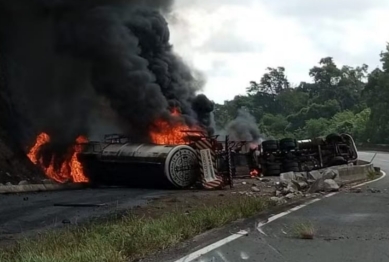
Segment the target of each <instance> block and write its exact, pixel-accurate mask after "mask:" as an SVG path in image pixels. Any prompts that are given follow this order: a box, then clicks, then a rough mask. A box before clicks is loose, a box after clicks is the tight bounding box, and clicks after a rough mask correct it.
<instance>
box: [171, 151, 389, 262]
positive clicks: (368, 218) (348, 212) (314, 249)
mask: <svg viewBox="0 0 389 262" xmlns="http://www.w3.org/2000/svg"><path fill="white" fill-rule="evenodd" d="M373 156H374V153H369V152H363V153H360V159H363V160H367V161H370V160H371V159H372V158H373ZM373 163H374V164H375V165H376V166H380V167H381V168H382V169H383V170H384V171H385V170H386V171H388V173H389V154H386V153H379V154H377V155H376V157H375V159H374V161H373ZM369 187H370V188H372V187H374V189H379V190H381V192H380V193H371V192H370V191H369V190H368V188H369ZM361 188H362V193H350V192H348V193H347V192H341V193H338V194H336V195H334V196H331V197H328V198H324V199H322V200H320V201H318V202H315V203H312V204H310V205H308V206H306V207H304V208H301V209H299V210H297V211H294V212H292V213H290V214H287V215H285V216H283V217H281V218H279V219H277V220H275V221H273V222H271V223H268V224H265V225H264V226H262V227H260V228H259V230H258V228H257V227H256V223H253V222H251V224H247V225H245V226H242V227H241V229H242V230H247V231H248V232H249V234H248V235H247V236H242V237H239V238H238V239H236V240H233V241H231V242H228V243H226V244H224V245H222V246H220V247H219V248H216V249H213V250H209V251H208V250H206V249H204V253H205V252H206V253H205V254H203V255H202V256H201V257H200V258H197V259H194V260H193V259H192V260H191V259H186V260H184V259H181V260H177V259H179V258H180V257H182V256H183V254H180V255H179V254H177V256H176V257H175V258H172V259H167V260H165V261H180V262H184V261H188V262H189V261H196V262H208V261H209V262H211V261H212V262H219V261H220V262H221V261H223V262H237V261H271V262H278V261H280V262H281V261H283V262H284V261H296V262H297V261H298V262H301V261H315V262H324V261H339V262H344V261H364V262H365V261H374V262H377V261H388V260H389V248H388V247H389V208H388V207H389V175H388V176H386V177H385V178H383V179H382V180H380V181H378V182H374V183H371V184H368V185H365V186H362V187H361ZM306 221H308V222H309V223H311V224H312V225H313V226H314V229H315V239H313V240H302V239H298V238H296V237H295V236H294V234H293V231H294V228H295V225H296V224H298V223H301V222H303V223H306ZM224 237H225V236H221V237H220V239H221V238H224ZM216 238H217V237H216ZM216 238H214V240H213V242H215V239H216ZM217 240H219V239H217ZM217 240H216V241H217ZM209 244H212V243H209ZM191 251H192V252H195V251H198V250H197V249H196V248H193V249H192V250H191ZM188 254H190V253H187V254H184V255H188Z"/></svg>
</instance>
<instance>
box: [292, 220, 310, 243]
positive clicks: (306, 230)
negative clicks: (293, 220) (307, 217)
mask: <svg viewBox="0 0 389 262" xmlns="http://www.w3.org/2000/svg"><path fill="white" fill-rule="evenodd" d="M293 231H294V235H295V237H296V238H301V239H313V238H314V236H315V228H314V226H313V224H312V223H311V222H309V221H304V222H300V223H297V224H295V225H294V227H293Z"/></svg>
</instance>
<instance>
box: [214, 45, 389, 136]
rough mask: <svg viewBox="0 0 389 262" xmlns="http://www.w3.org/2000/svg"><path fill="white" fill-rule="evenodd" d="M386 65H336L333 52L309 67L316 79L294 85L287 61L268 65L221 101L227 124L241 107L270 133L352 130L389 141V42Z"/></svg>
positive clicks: (219, 119)
mask: <svg viewBox="0 0 389 262" xmlns="http://www.w3.org/2000/svg"><path fill="white" fill-rule="evenodd" d="M380 57H381V62H382V69H380V68H376V69H374V70H373V71H372V72H370V73H368V66H367V65H365V64H363V65H361V66H358V67H350V66H343V67H339V66H337V65H336V63H335V62H334V60H333V58H332V57H326V58H323V59H321V60H320V63H319V66H314V67H313V68H312V69H310V70H309V76H310V77H311V78H312V82H311V83H306V82H301V83H300V84H299V85H298V86H291V84H290V83H289V81H288V78H287V75H286V70H285V68H283V67H278V68H267V72H266V73H265V74H264V75H263V76H262V78H261V79H260V81H259V82H255V81H252V82H250V86H249V87H248V88H247V94H246V95H244V96H236V97H235V98H234V99H233V100H230V101H225V102H224V104H216V106H215V120H216V126H217V128H218V129H223V128H224V127H225V126H226V125H227V123H228V122H230V121H231V120H232V119H234V118H235V116H236V115H237V112H238V110H239V109H243V110H245V111H247V112H249V113H250V114H251V115H253V116H254V117H255V119H256V121H257V124H258V127H259V129H260V131H261V132H262V133H263V134H264V135H266V136H267V137H274V138H282V137H292V138H297V139H304V138H311V137H317V136H323V135H327V134H330V133H349V134H351V135H352V136H353V137H354V138H355V139H356V140H357V141H359V142H370V143H389V101H388V99H389V44H388V45H387V47H386V50H385V51H384V52H381V54H380Z"/></svg>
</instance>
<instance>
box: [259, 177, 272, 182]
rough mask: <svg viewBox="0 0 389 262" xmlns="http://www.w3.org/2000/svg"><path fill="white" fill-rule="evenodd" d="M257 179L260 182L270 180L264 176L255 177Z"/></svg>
mask: <svg viewBox="0 0 389 262" xmlns="http://www.w3.org/2000/svg"><path fill="white" fill-rule="evenodd" d="M257 179H258V180H259V181H261V182H271V180H270V179H269V178H264V177H258V178H257Z"/></svg>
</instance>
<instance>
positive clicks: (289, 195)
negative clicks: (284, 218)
mask: <svg viewBox="0 0 389 262" xmlns="http://www.w3.org/2000/svg"><path fill="white" fill-rule="evenodd" d="M295 196H296V195H295V194H293V193H289V194H287V195H286V196H285V198H287V199H292V198H294V197H295Z"/></svg>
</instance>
